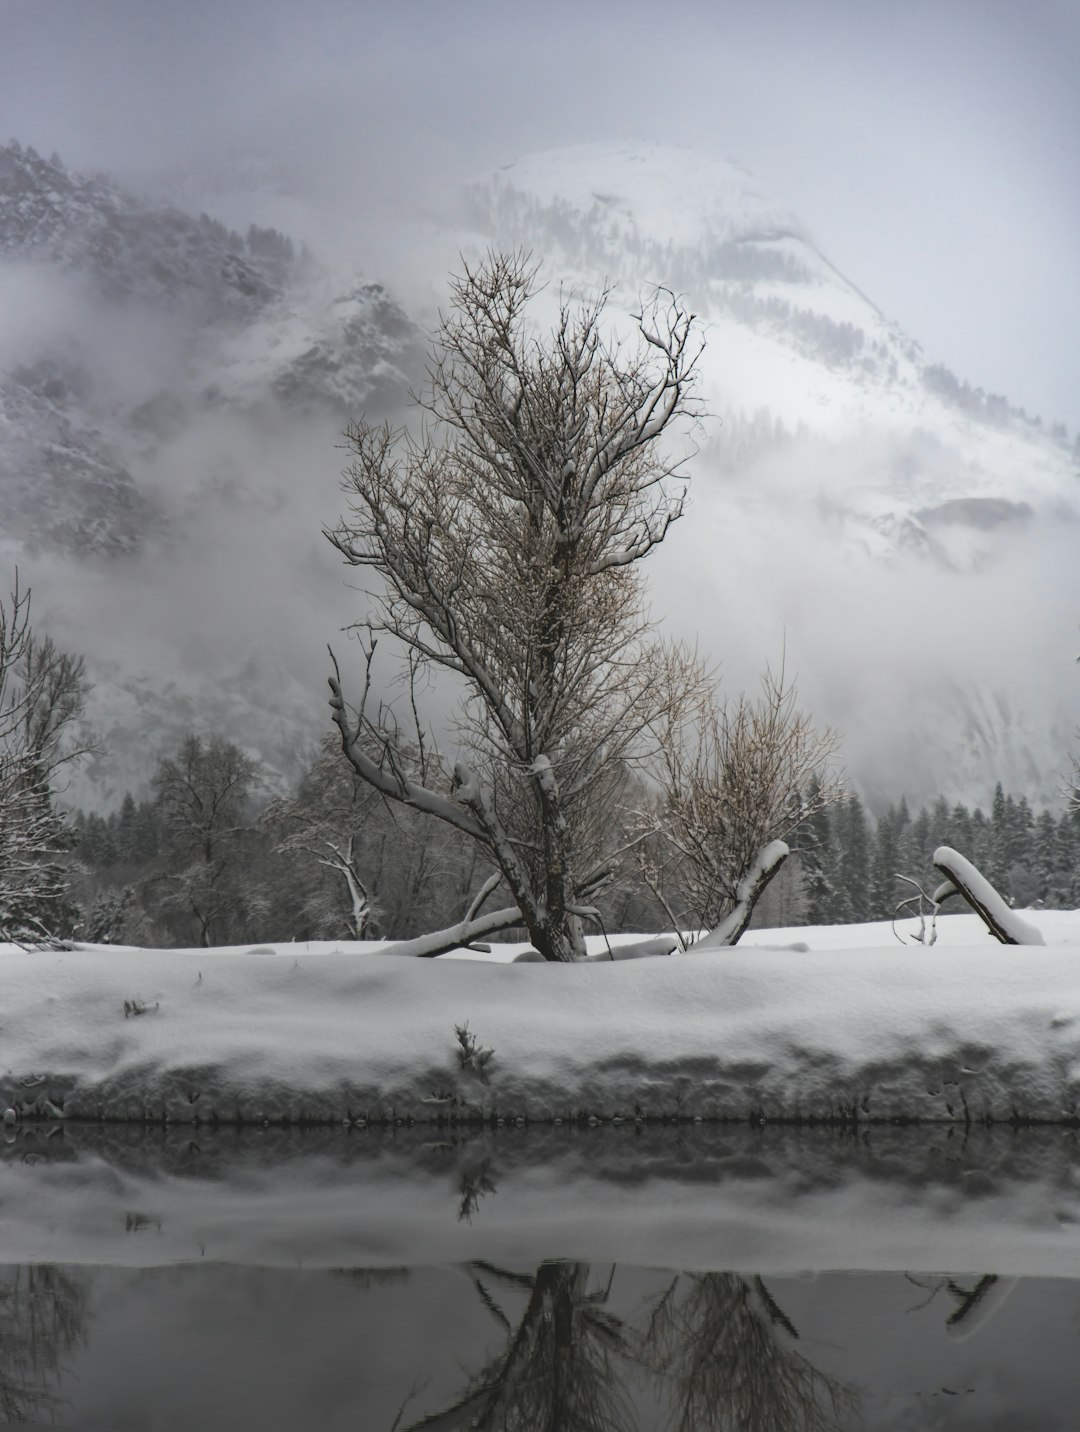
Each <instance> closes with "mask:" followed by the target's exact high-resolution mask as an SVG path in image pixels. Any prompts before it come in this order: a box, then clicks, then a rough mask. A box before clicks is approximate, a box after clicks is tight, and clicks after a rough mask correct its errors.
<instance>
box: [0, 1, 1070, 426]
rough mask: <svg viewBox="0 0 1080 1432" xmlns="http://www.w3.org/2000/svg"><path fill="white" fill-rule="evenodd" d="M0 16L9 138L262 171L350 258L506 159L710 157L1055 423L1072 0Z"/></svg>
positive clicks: (1063, 394)
mask: <svg viewBox="0 0 1080 1432" xmlns="http://www.w3.org/2000/svg"><path fill="white" fill-rule="evenodd" d="M3 27H4V34H3V39H4V44H3V46H2V47H0V94H3V97H4V111H5V115H6V118H7V124H8V128H9V129H10V130H12V131H14V132H16V133H18V134H19V137H20V138H21V139H22V140H23V142H24V143H32V144H34V145H35V147H36V148H37V149H38V150H39V151H41V152H42V153H48V152H49V151H50V150H51V149H53V148H56V149H58V150H59V151H60V153H61V154H62V155H63V157H64V158H65V160H67V162H69V163H71V164H73V165H74V166H75V167H88V168H102V169H107V170H108V171H110V172H117V173H119V174H120V175H121V177H123V178H125V179H129V180H131V181H137V182H138V183H140V184H153V183H159V182H165V181H170V182H172V183H175V182H176V181H177V180H178V177H179V176H181V175H184V176H187V178H188V179H189V180H192V179H193V177H194V178H198V176H203V177H204V178H206V179H207V180H208V182H209V185H210V186H211V187H213V186H214V184H215V183H216V184H218V185H219V186H220V184H221V181H222V180H223V178H224V177H225V175H226V173H227V172H231V173H232V175H233V178H234V179H235V177H236V174H237V172H238V168H237V166H240V165H246V166H247V168H248V172H249V174H250V170H251V167H252V166H253V165H256V164H258V165H261V166H262V172H263V173H264V175H265V176H267V178H268V180H269V181H270V182H269V185H268V187H270V188H274V187H276V188H277V189H278V190H279V191H281V190H284V191H286V192H284V193H282V192H279V193H278V195H277V198H278V200H279V201H280V203H279V205H278V207H279V209H280V218H281V220H282V221H283V222H281V223H280V224H279V225H278V226H279V227H283V228H285V229H286V230H287V231H289V232H291V233H296V234H297V236H298V237H304V238H311V239H313V240H316V241H318V242H319V243H320V244H321V245H322V246H324V247H326V248H333V249H334V250H335V254H340V253H346V254H349V255H351V256H353V257H360V256H361V255H362V254H363V256H365V257H366V253H371V256H372V259H375V258H377V257H378V254H377V248H376V246H378V247H381V248H383V249H384V251H385V249H386V248H390V249H393V248H395V247H396V245H394V244H393V243H390V244H387V243H386V239H387V232H388V229H390V230H392V227H393V221H394V220H395V219H397V218H399V217H400V216H402V215H409V216H416V215H423V214H429V215H430V214H433V213H438V212H441V211H442V210H443V208H444V205H445V201H446V199H447V197H448V196H449V195H450V194H451V193H452V192H453V191H454V189H455V188H456V186H457V185H458V184H459V183H460V182H461V181H462V180H464V179H467V178H468V177H470V176H471V175H472V174H473V173H474V172H477V171H479V170H483V169H486V168H488V167H491V166H494V165H497V164H503V163H507V162H510V161H512V160H513V159H515V158H516V157H517V156H518V155H519V154H521V153H524V152H528V151H531V150H536V149H544V148H549V147H553V146H555V145H561V144H567V143H574V142H578V141H581V140H587V139H627V138H629V139H637V138H651V139H655V140H658V141H662V142H670V143H689V144H692V145H697V146H701V147H703V148H706V149H713V150H716V151H718V152H720V153H721V154H724V155H728V156H730V157H731V158H734V159H737V160H739V161H740V162H742V163H743V164H745V165H747V166H748V167H749V168H750V169H751V170H753V171H754V172H755V174H756V175H757V177H758V178H759V180H760V181H761V182H762V183H763V184H764V185H765V186H766V187H767V188H768V189H769V190H770V191H771V192H773V193H775V194H777V195H778V196H779V198H780V199H781V200H782V201H783V202H785V203H786V204H788V205H790V207H791V208H793V209H794V210H795V211H796V212H797V213H799V214H800V215H801V216H802V218H803V219H804V220H805V221H806V222H807V223H808V224H809V226H810V228H811V230H812V231H813V232H814V234H815V236H816V238H817V239H818V241H819V242H820V243H821V245H822V246H823V248H824V249H825V251H826V252H827V253H828V254H829V255H830V256H831V257H832V258H833V259H834V261H836V262H837V263H838V264H839V266H840V267H841V268H842V269H843V270H844V271H845V272H846V273H847V274H848V275H849V276H850V277H851V278H852V279H854V281H855V282H857V283H859V284H860V286H862V287H863V288H864V289H865V290H867V291H868V292H870V293H871V294H872V295H873V297H874V299H875V301H876V302H877V303H878V304H879V305H880V306H881V307H882V308H883V309H884V310H885V311H886V312H887V313H888V314H889V315H890V316H891V317H894V318H896V319H897V320H898V321H900V322H901V323H902V324H903V325H904V326H905V327H906V328H907V330H908V331H909V332H910V333H912V334H913V335H915V336H916V337H917V338H918V339H919V341H920V342H922V343H923V345H924V347H925V348H926V349H927V351H928V352H930V353H932V354H934V355H935V356H937V357H939V358H940V359H942V360H943V361H945V362H947V363H948V364H949V365H950V366H951V367H953V368H955V369H956V370H957V371H958V372H960V373H962V374H963V375H964V376H965V377H966V378H968V379H969V380H970V381H971V382H972V383H973V384H978V385H982V386H983V387H985V388H987V389H988V390H991V391H995V392H1004V393H1007V394H1008V395H1009V396H1010V397H1011V398H1012V400H1013V401H1014V402H1016V403H1020V404H1023V405H1024V406H1026V407H1027V408H1028V409H1029V410H1032V411H1036V412H1041V413H1042V415H1043V417H1044V418H1046V419H1048V420H1050V419H1054V418H1062V419H1064V420H1066V421H1067V422H1069V424H1070V427H1074V426H1076V425H1077V424H1080V406H1078V402H1077V397H1076V394H1077V393H1078V392H1080V382H1078V378H1080V357H1078V351H1077V347H1076V344H1075V342H1074V341H1073V335H1074V334H1075V332H1076V331H1077V328H1078V327H1080V286H1078V285H1077V284H1076V282H1075V280H1074V277H1073V271H1074V250H1075V243H1074V236H1075V234H1076V232H1077V229H1078V218H1080V215H1078V208H1080V151H1078V149H1077V146H1076V144H1075V136H1076V134H1077V133H1078V132H1080V84H1078V83H1077V80H1078V77H1080V11H1078V10H1077V7H1076V6H1075V5H1074V4H1073V3H1071V0H1033V3H1031V4H1028V5H1025V6H1018V5H1015V4H1013V3H1010V0H951V3H950V4H948V5H944V6H943V5H941V4H940V3H934V0H912V3H910V4H907V5H904V6H885V5H876V4H873V5H866V4H862V3H858V0H822V3H817V4H814V5H801V4H798V3H797V0H762V3H760V4H756V5H753V6H747V5H741V4H735V3H731V0H727V3H723V0H722V3H710V4H706V3H704V0H701V3H698V0H689V3H682V4H680V5H678V6H676V7H673V8H671V9H669V10H668V11H667V12H665V13H664V14H663V15H661V14H660V12H658V11H657V10H656V9H655V7H654V6H652V5H648V4H645V3H643V0H625V3H619V4H615V3H613V0H600V3H597V4H594V5H590V6H587V7H582V6H575V5H571V4H569V3H567V0H553V3H550V4H547V5H544V6H541V7H529V8H526V7H523V6H508V5H506V4H505V3H495V0H461V3H458V4H456V5H453V6H443V5H435V4H432V3H430V0H405V3H402V4H400V5H394V6H383V5H380V6H376V5H353V4H348V3H345V0H312V3H310V4H307V5H304V6H303V7H296V6H294V5H291V4H287V3H285V0H259V3H258V4H255V3H249V4H245V3H239V0H238V3H233V4H230V5H228V6H221V5H217V4H215V3H213V0H192V3H189V4H187V5H184V6H182V7H176V6H169V5H167V4H164V3H162V0H95V3H94V4H93V5H88V6H79V5H75V4H55V5H50V6H42V5H40V4H36V3H33V0H9V3H8V4H7V5H6V6H5V9H4V15H3ZM224 187H226V188H227V187H228V183H227V182H226V183H225V185H224ZM222 197H223V198H225V197H226V196H225V195H222ZM263 202H264V203H265V204H266V206H267V207H268V208H269V207H272V204H271V202H270V200H269V199H268V198H267V197H266V196H265V195H264V196H263ZM223 217H227V216H226V215H223ZM251 218H254V219H255V220H256V221H257V222H274V220H272V219H266V218H262V219H260V216H259V215H258V214H255V215H250V214H248V215H246V217H245V218H244V222H245V224H246V223H247V222H250V220H251ZM288 220H291V221H292V222H287V221H288ZM300 229H306V230H307V232H303V233H300V232H298V231H299V230H300Z"/></svg>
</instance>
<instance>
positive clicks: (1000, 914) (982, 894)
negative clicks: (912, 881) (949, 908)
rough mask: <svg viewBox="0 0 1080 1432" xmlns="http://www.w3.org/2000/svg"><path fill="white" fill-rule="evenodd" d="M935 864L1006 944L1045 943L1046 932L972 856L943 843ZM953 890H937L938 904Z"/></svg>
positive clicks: (995, 936)
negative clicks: (1008, 900) (1011, 902)
mask: <svg viewBox="0 0 1080 1432" xmlns="http://www.w3.org/2000/svg"><path fill="white" fill-rule="evenodd" d="M934 866H935V868H936V869H938V870H940V871H941V873H942V875H944V876H945V878H946V880H947V881H948V882H949V883H951V884H952V885H954V886H955V887H956V890H957V891H958V892H959V893H960V894H961V895H963V897H964V899H965V900H966V901H967V902H968V904H969V905H970V906H971V908H972V909H973V910H974V911H975V913H976V914H977V915H978V916H979V917H980V919H981V920H982V921H983V923H984V924H985V925H986V928H987V929H988V930H989V931H990V933H991V934H992V935H993V936H994V938H995V939H997V940H1000V941H1001V943H1002V944H1003V945H1043V944H1045V943H1046V941H1045V940H1044V939H1043V937H1042V932H1041V931H1040V930H1037V929H1036V928H1035V926H1034V925H1032V924H1030V923H1029V922H1028V921H1027V920H1023V919H1021V917H1020V916H1019V915H1018V914H1017V913H1016V911H1015V910H1013V909H1011V908H1010V907H1009V905H1008V904H1007V903H1006V901H1005V900H1004V899H1003V898H1002V896H1001V895H999V894H998V892H997V891H996V890H995V889H994V887H993V886H992V885H991V884H990V882H989V880H987V878H986V877H985V875H982V874H981V873H980V872H979V871H978V870H976V868H975V866H974V865H972V863H971V861H970V860H966V859H965V858H964V857H963V856H962V855H960V854H958V853H957V852H956V851H955V850H953V849H952V847H951V846H948V845H939V846H938V848H937V850H935V851H934ZM948 893H949V892H944V893H942V891H935V894H934V899H935V900H936V901H937V903H938V904H940V903H941V900H943V899H944V898H945V896H946V895H947V894H948Z"/></svg>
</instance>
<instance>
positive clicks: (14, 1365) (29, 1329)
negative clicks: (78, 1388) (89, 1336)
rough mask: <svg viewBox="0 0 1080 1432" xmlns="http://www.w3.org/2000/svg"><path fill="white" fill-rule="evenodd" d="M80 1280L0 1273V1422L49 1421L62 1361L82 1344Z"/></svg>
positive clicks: (37, 1270)
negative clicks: (35, 1419)
mask: <svg viewBox="0 0 1080 1432" xmlns="http://www.w3.org/2000/svg"><path fill="white" fill-rule="evenodd" d="M84 1278H85V1275H80V1274H78V1273H67V1272H64V1271H63V1270H62V1269H60V1268H55V1267H52V1266H51V1265H49V1264H41V1265H38V1266H32V1267H28V1268H8V1269H2V1268H0V1420H3V1421H4V1422H25V1421H28V1420H30V1419H31V1418H38V1417H50V1418H53V1417H55V1415H56V1413H57V1411H58V1410H59V1408H60V1406H61V1401H62V1399H61V1398H60V1397H59V1396H58V1394H57V1392H56V1388H57V1386H58V1385H59V1382H60V1379H61V1375H62V1372H63V1364H64V1360H65V1358H67V1357H68V1355H69V1354H70V1353H71V1352H73V1351H74V1349H75V1348H76V1347H78V1346H79V1345H80V1344H81V1343H82V1342H83V1340H84V1321H85V1318H86V1285H85V1281H84Z"/></svg>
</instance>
